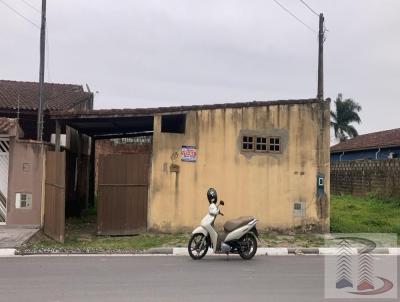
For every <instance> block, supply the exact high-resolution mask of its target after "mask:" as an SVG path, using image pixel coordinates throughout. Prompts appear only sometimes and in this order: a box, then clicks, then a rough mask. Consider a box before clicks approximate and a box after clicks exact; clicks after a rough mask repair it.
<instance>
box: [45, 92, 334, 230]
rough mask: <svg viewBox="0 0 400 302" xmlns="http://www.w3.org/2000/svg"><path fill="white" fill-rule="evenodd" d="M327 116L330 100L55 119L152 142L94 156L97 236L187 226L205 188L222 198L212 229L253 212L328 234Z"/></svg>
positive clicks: (282, 225) (267, 222)
mask: <svg viewBox="0 0 400 302" xmlns="http://www.w3.org/2000/svg"><path fill="white" fill-rule="evenodd" d="M329 113H330V102H329V101H322V102H321V101H318V100H316V99H309V100H285V101H271V102H248V103H232V104H215V105H200V106H183V107H165V108H147V109H146V108H140V109H110V110H90V111H82V112H59V113H57V112H55V113H54V114H52V118H53V119H54V120H57V121H58V122H59V124H60V127H65V126H68V127H71V128H74V129H75V130H76V131H78V132H79V133H80V134H86V135H88V136H90V137H91V138H92V139H94V140H101V139H106V138H118V137H129V136H136V137H150V138H151V139H150V140H148V142H149V143H150V144H151V146H150V148H148V149H147V148H146V149H143V150H141V152H136V151H135V152H134V153H131V154H109V155H103V156H100V160H99V165H98V171H96V173H98V174H99V177H98V182H99V184H98V187H99V194H98V196H97V206H98V208H97V215H98V233H99V234H129V233H134V232H135V231H138V230H146V229H147V230H158V231H163V232H169V231H180V230H184V229H190V228H193V227H194V226H196V225H198V224H199V222H200V220H201V219H202V217H203V216H204V215H205V214H206V213H207V209H208V201H207V198H206V192H207V189H208V188H209V187H214V188H216V190H217V192H218V197H219V198H220V199H223V200H224V201H225V207H224V208H223V210H222V211H223V212H224V214H225V217H220V218H219V219H218V220H217V222H216V225H217V226H218V227H221V225H222V223H223V222H224V220H225V219H232V218H235V217H237V216H245V215H254V216H256V217H257V218H258V219H259V227H260V229H269V228H272V229H294V228H296V227H302V226H304V227H305V229H307V230H309V227H310V226H311V228H312V227H313V226H314V227H316V228H317V229H318V228H319V229H322V230H329V183H330V182H329V177H330V176H329V166H330V165H329V141H330V139H329V133H330V121H329V117H330V114H329ZM67 178H68V176H67ZM68 181H69V180H68V179H66V182H68ZM93 181H94V180H93ZM66 203H67V204H68V203H69V200H68V197H67V199H66ZM61 237H62V236H61Z"/></svg>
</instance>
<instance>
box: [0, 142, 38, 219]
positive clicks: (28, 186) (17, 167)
mask: <svg viewBox="0 0 400 302" xmlns="http://www.w3.org/2000/svg"><path fill="white" fill-rule="evenodd" d="M44 148H45V146H44V145H42V144H40V143H36V142H31V141H20V140H18V139H15V138H11V139H10V159H9V176H8V198H7V219H6V223H7V224H25V225H37V226H40V225H41V204H42V189H43V188H42V180H43V177H44V174H43V173H44V172H43V167H44V166H43V156H44V155H43V154H44V152H45V150H44ZM16 193H32V208H31V209H23V208H20V209H17V208H16V207H15V197H16Z"/></svg>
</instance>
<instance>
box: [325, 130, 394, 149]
mask: <svg viewBox="0 0 400 302" xmlns="http://www.w3.org/2000/svg"><path fill="white" fill-rule="evenodd" d="M395 146H400V128H397V129H391V130H385V131H379V132H373V133H368V134H363V135H359V136H357V137H354V138H352V139H349V140H346V141H344V142H341V143H339V144H337V145H334V146H332V147H331V152H343V151H350V150H360V149H374V148H384V147H395Z"/></svg>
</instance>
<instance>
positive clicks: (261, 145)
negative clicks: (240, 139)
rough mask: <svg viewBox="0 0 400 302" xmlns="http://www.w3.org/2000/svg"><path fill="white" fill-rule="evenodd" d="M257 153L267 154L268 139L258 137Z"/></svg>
mask: <svg viewBox="0 0 400 302" xmlns="http://www.w3.org/2000/svg"><path fill="white" fill-rule="evenodd" d="M256 151H258V152H267V138H266V137H256Z"/></svg>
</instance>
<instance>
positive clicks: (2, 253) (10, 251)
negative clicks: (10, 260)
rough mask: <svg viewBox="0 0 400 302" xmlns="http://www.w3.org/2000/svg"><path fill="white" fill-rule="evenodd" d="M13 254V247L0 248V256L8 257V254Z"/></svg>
mask: <svg viewBox="0 0 400 302" xmlns="http://www.w3.org/2000/svg"><path fill="white" fill-rule="evenodd" d="M14 255H15V249H8V248H4V249H0V257H9V256H14Z"/></svg>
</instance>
